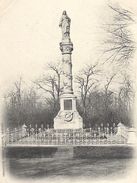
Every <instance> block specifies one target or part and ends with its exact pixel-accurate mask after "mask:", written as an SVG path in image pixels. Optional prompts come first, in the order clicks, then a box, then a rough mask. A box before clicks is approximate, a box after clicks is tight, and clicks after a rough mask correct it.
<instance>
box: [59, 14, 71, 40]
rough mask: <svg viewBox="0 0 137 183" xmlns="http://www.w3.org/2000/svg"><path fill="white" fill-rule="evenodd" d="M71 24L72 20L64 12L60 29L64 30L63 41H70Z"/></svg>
mask: <svg viewBox="0 0 137 183" xmlns="http://www.w3.org/2000/svg"><path fill="white" fill-rule="evenodd" d="M70 23H71V19H70V18H69V17H68V15H67V13H66V11H63V13H62V17H61V21H60V23H59V27H61V29H62V40H70Z"/></svg>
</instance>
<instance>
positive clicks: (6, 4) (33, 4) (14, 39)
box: [0, 0, 137, 91]
mask: <svg viewBox="0 0 137 183" xmlns="http://www.w3.org/2000/svg"><path fill="white" fill-rule="evenodd" d="M113 2H115V3H116V2H118V3H119V4H120V5H121V6H122V7H123V8H126V9H129V10H131V11H132V12H133V13H134V14H135V15H137V10H136V7H137V6H135V5H137V3H136V1H135V0H132V1H131V0H118V1H109V0H96V1H91V0H58V1H55V0H40V1H39V0H29V1H28V0H0V10H1V11H0V74H1V77H0V87H1V90H2V91H5V90H6V89H7V88H8V87H9V85H10V84H11V83H13V82H14V81H15V80H16V79H18V78H19V77H20V76H22V77H23V78H24V79H25V80H26V81H32V80H35V78H38V77H39V76H40V75H41V74H43V73H46V69H45V66H46V64H47V63H49V62H53V63H54V62H56V61H61V52H60V49H59V42H60V41H61V30H60V28H59V21H60V18H61V15H62V12H63V10H66V11H67V13H68V16H69V17H70V18H71V40H72V42H73V44H74V51H73V54H72V62H73V73H74V74H75V73H76V72H77V71H79V70H80V69H82V67H83V66H84V65H85V64H86V63H94V62H96V61H97V60H98V59H101V56H100V53H99V50H100V48H101V44H100V40H101V39H102V37H103V35H102V32H101V24H102V23H105V22H107V20H108V19H109V16H108V15H109V14H108V12H107V11H106V10H107V9H106V7H107V4H108V3H113ZM131 2H132V3H131ZM133 29H134V30H133V31H135V30H137V27H136V26H135V27H133Z"/></svg>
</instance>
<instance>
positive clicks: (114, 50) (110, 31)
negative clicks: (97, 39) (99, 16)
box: [104, 5, 135, 64]
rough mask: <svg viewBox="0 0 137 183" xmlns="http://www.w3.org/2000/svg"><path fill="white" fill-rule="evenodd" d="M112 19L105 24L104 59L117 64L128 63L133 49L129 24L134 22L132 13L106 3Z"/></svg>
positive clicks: (133, 44)
mask: <svg viewBox="0 0 137 183" xmlns="http://www.w3.org/2000/svg"><path fill="white" fill-rule="evenodd" d="M108 7H109V9H110V10H111V13H112V20H111V19H110V23H108V24H105V31H106V33H107V38H106V39H105V41H104V47H105V49H104V54H105V56H106V61H110V62H116V63H119V64H123V63H128V62H129V61H130V60H131V58H132V57H133V53H134V51H135V42H134V40H133V35H132V31H131V30H130V25H131V24H133V23H134V20H133V18H132V17H133V14H132V12H130V11H129V10H125V9H123V8H121V7H117V6H111V5H108Z"/></svg>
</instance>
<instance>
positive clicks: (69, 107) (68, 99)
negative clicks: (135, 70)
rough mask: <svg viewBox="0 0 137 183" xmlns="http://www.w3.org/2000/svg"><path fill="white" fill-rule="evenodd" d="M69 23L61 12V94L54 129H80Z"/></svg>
mask: <svg viewBox="0 0 137 183" xmlns="http://www.w3.org/2000/svg"><path fill="white" fill-rule="evenodd" d="M70 23H71V19H70V18H69V17H68V15H67V13H66V11H63V14H62V17H61V21H60V24H59V27H61V30H62V41H61V43H60V50H61V52H62V62H61V68H62V69H61V76H60V77H61V81H60V85H61V92H60V93H61V94H60V111H59V112H58V114H57V116H56V117H55V118H54V129H82V128H83V120H82V118H81V116H80V115H79V113H78V111H77V109H76V96H75V95H74V92H73V77H72V60H71V54H72V51H73V43H72V42H71V39H70Z"/></svg>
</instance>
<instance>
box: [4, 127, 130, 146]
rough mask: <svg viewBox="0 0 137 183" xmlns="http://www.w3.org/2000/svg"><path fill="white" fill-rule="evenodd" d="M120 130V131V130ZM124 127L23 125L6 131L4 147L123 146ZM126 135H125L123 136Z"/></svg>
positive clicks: (124, 139)
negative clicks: (79, 127) (61, 127)
mask: <svg viewBox="0 0 137 183" xmlns="http://www.w3.org/2000/svg"><path fill="white" fill-rule="evenodd" d="M121 129H122V130H121ZM126 129H127V128H126V127H125V126H124V125H122V126H121V125H117V126H116V125H115V124H113V125H112V126H109V125H108V124H107V125H106V126H104V125H103V124H101V125H100V126H97V125H96V126H95V127H93V128H86V129H77V130H73V129H60V130H55V129H51V128H45V127H44V125H41V126H40V127H38V126H37V125H35V126H34V127H32V126H31V125H28V126H26V125H24V126H22V128H20V129H16V128H15V129H12V130H10V129H7V130H6V133H5V145H8V144H13V145H14V144H16V145H19V144H22V145H23V144H24V145H33V144H34V145H93V144H125V143H127V133H126ZM125 134H126V135H125Z"/></svg>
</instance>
